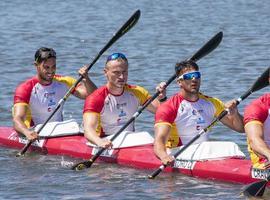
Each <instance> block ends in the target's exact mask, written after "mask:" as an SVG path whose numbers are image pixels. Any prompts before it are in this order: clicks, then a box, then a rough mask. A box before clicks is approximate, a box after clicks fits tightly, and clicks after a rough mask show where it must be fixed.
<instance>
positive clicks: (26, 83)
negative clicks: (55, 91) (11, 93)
mask: <svg viewBox="0 0 270 200" xmlns="http://www.w3.org/2000/svg"><path fill="white" fill-rule="evenodd" d="M37 83H38V79H37V77H35V76H33V77H31V78H28V79H27V80H25V81H23V82H21V83H19V84H18V86H17V89H16V90H18V89H22V90H24V89H30V88H33V87H34V86H35V85H36V84H37Z"/></svg>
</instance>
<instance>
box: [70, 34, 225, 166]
mask: <svg viewBox="0 0 270 200" xmlns="http://www.w3.org/2000/svg"><path fill="white" fill-rule="evenodd" d="M222 37H223V34H222V32H219V33H218V34H216V35H215V36H214V37H213V38H211V39H210V40H209V41H208V42H207V43H206V44H205V45H204V46H203V47H202V48H201V49H199V50H198V51H197V52H196V53H195V54H194V55H193V56H192V57H191V58H189V60H193V61H197V60H199V59H200V58H202V57H204V56H206V55H207V54H208V53H210V52H211V51H213V50H214V49H215V48H216V47H217V46H218V45H219V43H220V42H221V40H222ZM176 77H177V74H176V73H175V74H174V75H173V76H172V77H171V78H170V79H169V80H168V81H167V82H166V85H165V88H166V87H168V85H169V84H170V83H171V82H172V81H173V80H174V79H175V78H176ZM159 94H160V92H159V91H158V92H156V93H155V94H154V95H153V96H152V97H151V98H150V99H149V100H148V101H147V102H146V103H145V104H144V105H143V106H142V107H141V108H140V109H138V111H137V112H136V113H134V115H133V116H132V117H131V118H130V119H129V120H128V121H127V122H126V124H125V125H124V126H123V127H121V129H119V131H117V133H115V134H114V136H113V137H112V138H111V141H113V140H114V139H115V138H116V137H118V135H120V133H121V132H122V131H123V130H125V128H126V127H128V126H129V124H130V123H132V122H133V121H134V120H135V119H136V118H137V117H138V116H139V115H140V114H141V113H142V111H143V110H144V109H145V108H146V107H147V106H148V105H149V104H150V103H151V102H152V101H154V100H155V99H156V98H157V97H158V95H159ZM105 150H106V148H101V149H99V151H98V152H97V153H96V154H95V155H94V156H93V157H92V158H90V160H87V161H83V162H80V163H78V164H75V165H74V166H72V168H71V169H73V170H76V171H79V170H82V169H85V168H90V167H91V166H92V164H93V163H94V162H95V160H96V159H97V158H98V157H99V156H100V155H101V154H102V153H103V152H104V151H105Z"/></svg>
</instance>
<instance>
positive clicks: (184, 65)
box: [175, 60, 199, 75]
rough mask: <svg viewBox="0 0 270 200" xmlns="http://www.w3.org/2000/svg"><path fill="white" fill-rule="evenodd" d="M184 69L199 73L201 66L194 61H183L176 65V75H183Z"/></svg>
mask: <svg viewBox="0 0 270 200" xmlns="http://www.w3.org/2000/svg"><path fill="white" fill-rule="evenodd" d="M184 69H195V70H196V71H199V66H198V65H197V64H196V63H195V62H194V61H192V60H188V61H182V62H178V63H176V64H175V73H176V74H177V75H179V74H181V73H182V72H183V70H184Z"/></svg>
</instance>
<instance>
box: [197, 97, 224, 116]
mask: <svg viewBox="0 0 270 200" xmlns="http://www.w3.org/2000/svg"><path fill="white" fill-rule="evenodd" d="M199 98H201V99H204V100H206V101H210V102H211V103H212V104H213V105H214V107H215V109H216V112H215V114H214V115H215V117H217V116H218V115H219V114H220V113H221V112H222V111H223V110H224V109H225V105H224V103H223V102H222V101H221V100H219V99H218V98H214V97H207V96H205V95H203V94H199Z"/></svg>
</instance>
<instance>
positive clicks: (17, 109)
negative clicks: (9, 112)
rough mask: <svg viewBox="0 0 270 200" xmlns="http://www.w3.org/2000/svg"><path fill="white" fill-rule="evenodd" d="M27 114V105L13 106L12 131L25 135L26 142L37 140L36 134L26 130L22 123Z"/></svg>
mask: <svg viewBox="0 0 270 200" xmlns="http://www.w3.org/2000/svg"><path fill="white" fill-rule="evenodd" d="M26 114H27V105H23V104H22V105H15V106H14V114H13V124H14V129H15V130H16V131H17V132H19V133H21V134H23V135H25V136H26V137H27V139H28V140H34V139H36V138H37V136H38V135H37V133H35V132H34V131H30V130H28V128H27V127H26V125H25V123H24V121H25V118H26Z"/></svg>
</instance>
